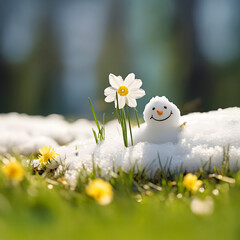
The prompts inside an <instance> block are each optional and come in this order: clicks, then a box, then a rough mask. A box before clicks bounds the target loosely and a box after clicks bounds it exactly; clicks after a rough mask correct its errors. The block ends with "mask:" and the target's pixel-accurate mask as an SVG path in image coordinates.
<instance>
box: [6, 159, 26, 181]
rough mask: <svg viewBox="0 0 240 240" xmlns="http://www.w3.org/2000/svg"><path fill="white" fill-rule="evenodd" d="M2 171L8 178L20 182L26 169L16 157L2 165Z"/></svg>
mask: <svg viewBox="0 0 240 240" xmlns="http://www.w3.org/2000/svg"><path fill="white" fill-rule="evenodd" d="M2 171H3V173H4V175H5V176H6V177H7V178H9V179H12V180H17V181H19V182H20V181H22V180H23V178H24V169H23V167H22V165H21V164H20V163H19V162H18V161H17V160H16V159H15V158H12V159H11V160H9V162H8V163H7V164H5V165H4V166H3V167H2Z"/></svg>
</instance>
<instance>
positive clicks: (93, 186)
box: [86, 178, 113, 205]
mask: <svg viewBox="0 0 240 240" xmlns="http://www.w3.org/2000/svg"><path fill="white" fill-rule="evenodd" d="M86 193H87V195H88V196H90V197H92V198H94V199H95V200H96V201H97V202H98V203H99V204H101V205H107V204H109V203H110V202H111V201H112V199H113V191H112V186H111V184H110V183H108V182H105V181H104V180H102V179H100V178H99V179H95V180H92V181H91V182H90V183H89V184H88V186H87V187H86Z"/></svg>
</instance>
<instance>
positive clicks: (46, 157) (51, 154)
mask: <svg viewBox="0 0 240 240" xmlns="http://www.w3.org/2000/svg"><path fill="white" fill-rule="evenodd" d="M39 152H40V154H41V155H40V156H39V163H47V162H48V161H50V160H54V159H55V157H56V155H59V154H57V153H56V152H55V151H54V148H52V147H51V146H48V147H43V148H41V149H39Z"/></svg>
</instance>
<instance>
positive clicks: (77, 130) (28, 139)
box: [0, 107, 240, 186]
mask: <svg viewBox="0 0 240 240" xmlns="http://www.w3.org/2000/svg"><path fill="white" fill-rule="evenodd" d="M181 122H187V124H186V126H184V128H183V130H182V131H181V133H180V135H179V140H178V142H177V143H175V144H174V143H171V142H168V143H164V144H151V143H148V142H139V143H137V144H136V145H135V146H133V147H129V148H125V147H124V146H123V144H122V138H121V135H120V131H119V130H118V127H117V123H116V122H110V123H109V124H108V125H107V126H106V133H107V134H106V141H104V142H103V143H101V144H99V145H96V144H95V142H94V139H93V136H92V132H91V128H92V127H94V125H93V123H92V122H89V121H87V120H79V121H77V122H75V123H68V122H66V121H65V120H64V119H63V118H61V117H59V116H55V115H54V116H50V117H46V118H43V117H29V116H26V115H18V114H10V115H1V116H0V131H1V136H0V151H2V152H4V151H5V152H9V151H11V150H12V149H17V150H18V151H20V152H21V153H25V154H28V153H31V152H36V151H37V149H38V148H41V147H43V146H45V145H52V146H53V147H55V150H56V152H57V153H59V154H60V155H59V156H58V157H57V158H56V161H57V162H58V163H59V164H60V166H61V167H62V166H64V167H65V169H67V171H66V173H65V177H66V178H67V179H68V181H69V183H70V184H71V185H72V186H74V185H75V184H76V179H77V177H78V173H79V172H80V171H82V170H83V169H84V171H87V172H90V171H91V170H92V168H93V162H94V164H95V165H97V166H99V167H100V168H101V171H102V173H103V174H107V173H109V171H113V170H114V169H117V168H118V167H119V166H120V167H121V168H122V169H123V170H124V171H128V170H129V169H131V168H132V167H133V166H135V167H136V169H141V168H146V173H147V174H148V176H153V175H154V173H155V172H156V170H157V169H159V168H162V169H163V170H164V169H165V170H170V172H172V173H173V172H178V171H180V170H181V171H184V170H187V171H189V172H193V171H196V170H198V169H199V168H201V167H205V168H206V169H212V168H213V166H216V167H217V168H220V167H221V164H222V160H223V149H224V147H225V148H227V147H228V146H230V148H229V157H230V158H229V163H230V168H231V169H232V170H236V169H238V168H239V167H240V161H239V160H240V135H239V133H240V108H237V107H235V108H228V109H219V110H217V111H211V112H207V113H192V114H188V115H185V116H183V117H181ZM159 134H161V133H160V132H159ZM62 144H68V145H66V146H59V145H62Z"/></svg>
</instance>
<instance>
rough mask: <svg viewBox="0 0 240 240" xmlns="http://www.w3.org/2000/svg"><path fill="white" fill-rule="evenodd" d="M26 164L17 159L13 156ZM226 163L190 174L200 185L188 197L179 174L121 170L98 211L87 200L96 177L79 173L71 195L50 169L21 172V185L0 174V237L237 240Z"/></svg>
mask: <svg viewBox="0 0 240 240" xmlns="http://www.w3.org/2000/svg"><path fill="white" fill-rule="evenodd" d="M17 159H18V161H20V162H21V163H22V164H23V165H26V164H25V163H26V158H25V157H19V156H18V157H17ZM227 159H228V158H226V159H224V160H223V165H222V168H221V169H215V171H214V173H207V172H206V171H199V172H197V173H195V174H196V175H197V177H198V179H201V180H202V181H203V185H202V186H201V187H200V188H199V190H198V191H197V192H195V193H191V191H189V190H188V189H186V187H185V186H184V185H183V179H184V174H180V175H178V176H177V175H175V176H169V175H165V174H164V173H163V172H161V171H158V174H157V175H156V177H155V179H147V178H146V177H145V175H144V172H140V171H139V172H138V173H135V174H134V173H133V171H131V172H129V173H124V172H123V171H121V169H119V170H118V173H117V174H114V173H112V174H111V176H110V177H108V178H107V179H106V181H107V182H109V183H111V185H112V187H113V191H114V198H113V200H112V202H111V203H110V204H108V205H105V206H102V205H99V204H98V203H97V202H96V201H95V200H94V199H92V198H91V197H89V196H87V194H86V192H85V189H86V186H87V184H88V182H89V180H90V179H95V178H99V177H100V178H101V173H100V171H98V170H97V171H94V172H92V173H91V174H89V175H87V176H86V174H84V173H81V174H80V177H79V180H78V184H77V187H76V189H75V190H71V189H70V187H69V186H68V185H67V183H66V181H65V180H64V178H58V179H56V178H54V175H53V173H52V172H51V171H47V172H34V171H33V170H32V169H31V168H30V167H28V166H25V176H24V179H23V181H21V182H13V181H12V180H10V179H7V178H6V176H5V175H4V174H3V172H1V173H0V235H1V237H0V239H2V240H5V239H6V240H8V239H24V240H27V239H204V238H205V239H239V236H240V223H239V218H240V204H239V203H240V172H235V173H233V172H231V171H230V170H229V168H228V163H227Z"/></svg>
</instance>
